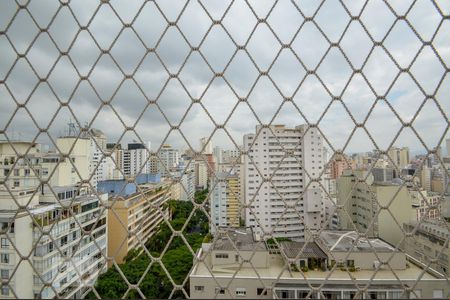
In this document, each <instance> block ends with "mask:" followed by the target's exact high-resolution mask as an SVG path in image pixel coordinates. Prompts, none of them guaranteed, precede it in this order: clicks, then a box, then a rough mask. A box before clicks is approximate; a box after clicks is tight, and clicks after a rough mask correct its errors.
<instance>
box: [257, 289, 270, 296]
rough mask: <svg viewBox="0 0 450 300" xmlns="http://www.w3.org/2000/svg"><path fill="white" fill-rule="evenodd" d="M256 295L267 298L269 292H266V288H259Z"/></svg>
mask: <svg viewBox="0 0 450 300" xmlns="http://www.w3.org/2000/svg"><path fill="white" fill-rule="evenodd" d="M256 295H258V296H261V295H264V296H267V290H264V288H257V289H256Z"/></svg>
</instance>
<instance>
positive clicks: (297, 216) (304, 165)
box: [244, 125, 324, 240]
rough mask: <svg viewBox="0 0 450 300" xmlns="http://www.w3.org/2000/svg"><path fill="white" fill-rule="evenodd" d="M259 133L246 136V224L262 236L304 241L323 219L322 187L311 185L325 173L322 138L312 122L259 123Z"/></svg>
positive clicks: (315, 184)
mask: <svg viewBox="0 0 450 300" xmlns="http://www.w3.org/2000/svg"><path fill="white" fill-rule="evenodd" d="M272 132H273V133H272ZM256 133H257V134H247V135H245V136H244V150H245V152H247V154H248V155H245V156H244V168H245V180H244V181H245V202H246V205H247V206H248V208H247V209H246V224H247V226H248V227H252V228H253V229H254V231H255V232H256V233H257V234H259V235H262V234H263V233H266V234H269V233H272V236H275V237H287V238H292V239H295V240H302V239H304V237H305V230H306V229H308V230H317V229H319V228H320V227H321V224H322V221H323V220H322V219H323V213H322V210H323V208H322V207H323V203H322V191H321V189H320V185H319V183H318V182H315V181H314V182H311V184H309V183H310V181H311V178H320V175H321V173H322V171H323V167H324V158H323V153H324V152H323V142H322V137H321V136H320V134H319V132H318V130H317V129H316V128H308V126H306V125H301V126H297V127H295V128H287V127H286V126H284V125H272V126H270V128H269V127H262V126H257V127H256ZM258 170H259V171H258ZM274 172H275V173H274ZM272 175H273V177H271V176H272ZM269 179H270V180H269ZM272 230H273V232H272Z"/></svg>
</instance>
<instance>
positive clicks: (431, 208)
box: [409, 189, 444, 221]
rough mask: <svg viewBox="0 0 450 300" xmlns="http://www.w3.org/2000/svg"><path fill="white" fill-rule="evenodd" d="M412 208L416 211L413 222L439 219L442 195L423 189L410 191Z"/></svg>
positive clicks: (442, 200)
mask: <svg viewBox="0 0 450 300" xmlns="http://www.w3.org/2000/svg"><path fill="white" fill-rule="evenodd" d="M409 194H410V196H411V199H412V203H413V208H415V211H416V217H415V218H414V220H417V221H420V220H422V219H425V220H436V219H439V218H441V208H440V203H441V202H444V197H443V195H442V194H439V193H434V192H430V191H426V190H423V189H410V190H409Z"/></svg>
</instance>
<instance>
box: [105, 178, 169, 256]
mask: <svg viewBox="0 0 450 300" xmlns="http://www.w3.org/2000/svg"><path fill="white" fill-rule="evenodd" d="M125 184H126V183H125V182H124V181H121V182H120V181H119V182H115V183H108V184H107V186H110V187H111V188H114V190H115V192H117V194H113V195H112V196H111V197H110V199H109V202H110V203H111V204H112V207H111V209H109V210H108V229H109V231H110V232H113V233H114V238H111V239H109V240H108V253H109V255H110V256H112V257H114V258H115V261H116V262H117V263H119V264H120V263H122V262H123V259H124V258H125V256H126V255H127V253H128V252H129V251H130V250H133V249H142V245H144V244H145V243H146V242H147V240H148V239H149V238H150V237H152V236H153V234H154V233H155V232H156V230H157V228H158V226H159V225H160V224H161V222H163V221H164V218H166V219H167V218H170V212H169V209H168V207H166V206H165V205H164V204H165V203H166V202H167V200H169V199H171V197H172V195H171V190H170V188H169V184H168V183H167V182H163V183H144V184H140V185H138V187H136V185H134V184H132V185H131V186H128V187H126V188H123V186H124V185H125ZM105 188H107V187H105ZM156 207H159V208H160V210H161V212H162V213H160V212H159V210H158V209H157V208H156ZM113 211H114V212H113Z"/></svg>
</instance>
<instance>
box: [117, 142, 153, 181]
mask: <svg viewBox="0 0 450 300" xmlns="http://www.w3.org/2000/svg"><path fill="white" fill-rule="evenodd" d="M149 147H150V144H149ZM118 152H119V155H120V159H119V162H120V169H121V170H122V172H123V174H124V175H125V176H136V175H138V174H150V158H149V157H150V152H149V151H148V150H147V149H146V147H145V145H143V144H140V143H130V144H128V148H127V149H123V150H118Z"/></svg>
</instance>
